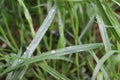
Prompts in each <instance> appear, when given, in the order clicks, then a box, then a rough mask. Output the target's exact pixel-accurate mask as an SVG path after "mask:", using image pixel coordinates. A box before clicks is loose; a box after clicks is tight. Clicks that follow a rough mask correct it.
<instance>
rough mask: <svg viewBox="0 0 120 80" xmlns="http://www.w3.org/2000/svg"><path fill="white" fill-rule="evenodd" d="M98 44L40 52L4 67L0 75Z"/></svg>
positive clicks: (97, 44)
mask: <svg viewBox="0 0 120 80" xmlns="http://www.w3.org/2000/svg"><path fill="white" fill-rule="evenodd" d="M100 46H102V44H100V43H94V44H85V45H78V46H70V47H66V48H62V49H58V50H52V51H50V52H46V53H42V54H40V55H38V56H35V57H32V58H28V59H25V61H24V62H23V63H21V64H18V65H16V66H14V67H11V68H8V69H6V71H4V72H3V73H1V74H0V76H3V75H5V74H6V73H8V72H10V71H13V70H15V69H17V68H20V67H22V66H25V65H28V64H31V63H34V62H38V61H43V60H45V59H51V58H54V57H57V56H64V55H67V54H72V53H76V52H81V51H87V50H90V49H95V48H98V47H100Z"/></svg>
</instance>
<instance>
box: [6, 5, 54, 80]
mask: <svg viewBox="0 0 120 80" xmlns="http://www.w3.org/2000/svg"><path fill="white" fill-rule="evenodd" d="M55 13H56V6H54V7H53V8H52V9H51V10H50V11H49V13H48V16H47V17H46V19H45V20H44V22H43V24H42V25H41V27H40V28H39V30H38V31H37V33H36V35H35V37H34V39H33V40H32V42H31V43H30V45H29V46H28V48H27V50H26V51H25V52H24V54H23V56H22V57H23V58H29V57H31V55H32V53H33V52H34V50H35V49H36V47H37V46H38V44H39V43H40V41H41V40H42V38H43V36H44V34H45V32H46V31H47V30H48V28H49V27H50V24H51V22H52V21H53V18H54V16H55ZM20 62H21V61H20V60H16V61H15V62H14V63H13V65H12V66H15V65H17V64H19V63H20ZM27 67H28V66H26V67H24V68H23V69H22V70H21V72H22V73H20V72H19V70H16V71H15V74H16V75H14V76H18V73H20V74H21V76H18V77H19V79H21V78H22V76H23V74H24V73H25V71H26V69H27ZM11 76H12V73H10V74H9V75H8V78H7V79H9V78H10V77H11ZM14 76H13V77H12V78H10V79H11V80H16V77H14Z"/></svg>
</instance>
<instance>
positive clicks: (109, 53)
mask: <svg viewBox="0 0 120 80" xmlns="http://www.w3.org/2000/svg"><path fill="white" fill-rule="evenodd" d="M116 52H118V51H115V50H111V51H110V52H108V53H106V54H105V55H104V56H103V57H102V58H101V59H100V60H99V61H98V63H97V65H96V67H95V69H94V71H93V75H92V80H95V78H96V75H97V73H98V71H99V70H100V68H101V67H102V65H103V64H104V62H105V61H106V60H107V59H108V58H110V56H112V55H113V54H114V53H116Z"/></svg>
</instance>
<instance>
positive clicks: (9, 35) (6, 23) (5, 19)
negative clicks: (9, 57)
mask: <svg viewBox="0 0 120 80" xmlns="http://www.w3.org/2000/svg"><path fill="white" fill-rule="evenodd" d="M2 16H3V20H4V23H5V27H6V29H7V32H8V37H9V38H10V40H11V42H12V44H13V45H14V47H15V49H16V51H18V46H17V42H16V41H15V39H14V38H13V35H12V33H11V31H10V28H9V26H8V22H7V18H6V16H5V14H3V13H2Z"/></svg>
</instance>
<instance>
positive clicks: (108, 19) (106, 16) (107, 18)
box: [93, 0, 120, 43]
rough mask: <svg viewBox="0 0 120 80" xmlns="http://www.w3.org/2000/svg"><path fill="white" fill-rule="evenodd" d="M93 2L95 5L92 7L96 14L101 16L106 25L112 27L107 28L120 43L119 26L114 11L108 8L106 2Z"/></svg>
mask: <svg viewBox="0 0 120 80" xmlns="http://www.w3.org/2000/svg"><path fill="white" fill-rule="evenodd" d="M93 2H94V3H95V4H93V5H94V8H95V10H96V12H98V13H99V14H100V15H101V16H102V18H103V20H104V22H105V24H106V25H108V26H112V27H109V30H110V31H111V32H112V34H113V35H114V37H115V38H116V39H117V40H118V42H119V43H120V32H119V31H120V27H119V26H120V24H119V22H118V20H117V18H116V17H115V15H114V11H113V10H112V9H111V8H110V7H109V6H108V3H107V2H106V1H102V2H101V1H99V0H93Z"/></svg>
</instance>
